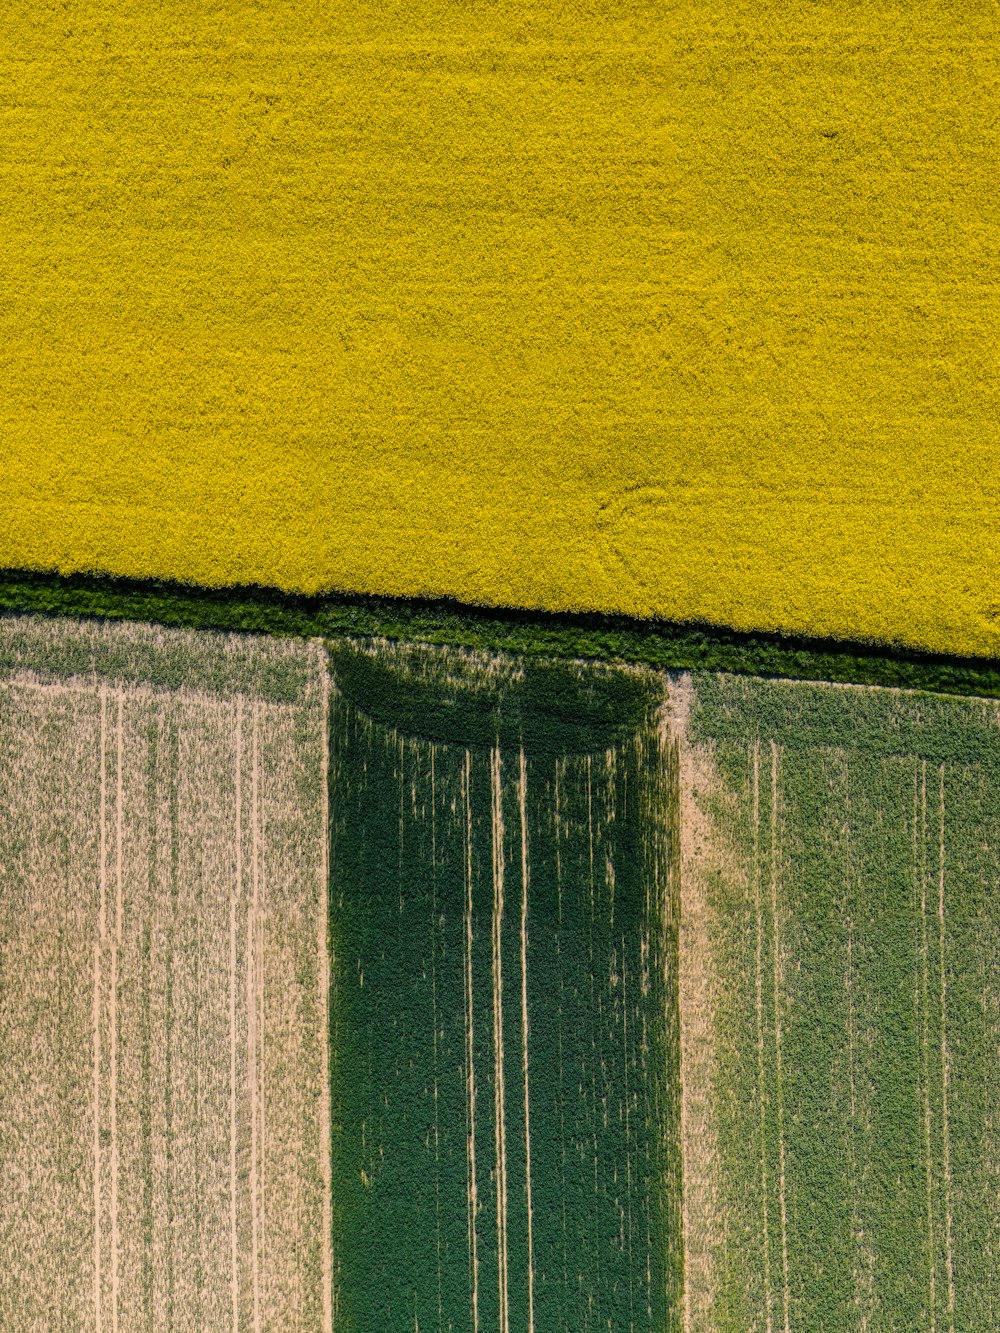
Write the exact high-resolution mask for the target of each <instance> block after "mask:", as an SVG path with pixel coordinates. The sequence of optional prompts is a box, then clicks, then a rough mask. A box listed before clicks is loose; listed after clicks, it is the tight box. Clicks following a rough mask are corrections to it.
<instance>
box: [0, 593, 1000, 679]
mask: <svg viewBox="0 0 1000 1333" xmlns="http://www.w3.org/2000/svg"><path fill="white" fill-rule="evenodd" d="M3 612H8V613H32V614H40V615H60V616H100V617H103V618H110V619H129V620H145V621H151V622H153V623H157V624H161V625H172V626H185V627H189V628H195V629H219V630H239V631H243V632H249V633H257V634H275V635H285V636H289V635H291V636H305V637H308V636H321V637H325V638H331V639H338V638H342V637H343V636H345V635H375V636H380V637H384V638H388V639H396V640H401V641H404V642H424V643H439V644H451V645H455V646H462V645H464V646H467V647H475V648H492V649H498V650H505V651H507V652H512V653H523V654H543V655H545V656H548V657H571V658H582V659H589V660H594V661H603V662H632V663H642V664H645V665H647V666H651V667H655V668H658V669H661V670H683V669H692V670H700V671H727V672H733V673H736V674H739V675H752V676H769V677H777V678H781V679H787V680H825V681H841V682H844V683H848V684H858V685H884V686H895V687H898V688H902V689H916V690H925V691H930V692H934V693H939V694H966V695H979V696H983V697H987V698H998V697H1000V661H998V660H997V659H995V658H959V657H950V656H947V655H943V654H931V653H920V652H916V651H914V650H912V649H907V648H903V647H901V646H896V645H884V644H875V643H865V642H844V641H840V640H835V639H818V638H809V637H805V636H802V637H789V636H785V635H779V634H767V633H753V634H750V633H742V632H738V631H735V630H727V629H723V628H719V627H715V626H711V625H706V624H693V623H683V624H682V623H675V622H669V621H662V620H650V621H638V620H632V619H629V618H627V617H619V616H608V615H599V614H580V615H571V614H567V613H559V614H553V613H546V612H540V611H525V610H507V609H495V608H486V607H473V606H468V605H464V604H462V603H459V602H455V601H451V600H426V601H424V600H405V599H397V598H381V597H371V596H362V595H330V596H325V597H305V596H298V595H295V594H292V593H284V592H281V591H280V590H277V589H272V588H262V587H250V586H240V587H233V588H200V587H194V586H191V585H188V584H182V583H171V582H166V581H153V580H150V581H146V580H136V579H116V578H111V577H108V576H103V575H84V574H72V575H69V576H65V577H63V576H60V575H58V574H50V573H35V572H31V571H20V570H5V571H0V613H3Z"/></svg>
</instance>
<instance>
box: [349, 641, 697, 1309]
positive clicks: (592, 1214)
mask: <svg viewBox="0 0 1000 1333" xmlns="http://www.w3.org/2000/svg"><path fill="white" fill-rule="evenodd" d="M334 679H335V682H336V686H335V689H334V694H333V699H332V703H331V728H332V731H331V736H332V756H333V760H332V762H333V768H332V785H331V803H332V804H331V808H332V811H333V841H332V852H331V873H332V884H333V898H332V920H331V924H332V940H333V978H334V984H333V988H332V997H333V1008H332V1014H333V1029H332V1052H333V1062H332V1086H333V1099H332V1109H333V1125H334V1136H333V1190H334V1199H335V1210H334V1226H335V1242H334V1253H335V1293H336V1294H335V1302H336V1311H337V1316H338V1326H340V1327H342V1328H343V1329H345V1330H350V1333H386V1331H387V1330H393V1331H395V1330H400V1331H402V1330H411V1329H412V1330H414V1333H416V1331H417V1330H423V1333H430V1331H431V1330H433V1331H434V1333H449V1331H452V1333H587V1331H588V1330H593V1331H594V1333H597V1330H602V1329H603V1330H614V1331H615V1333H618V1331H619V1330H622V1331H623V1333H624V1331H625V1330H628V1331H629V1333H640V1331H641V1333H666V1330H669V1329H671V1328H673V1327H677V1325H676V1323H675V1316H676V1300H675V1297H676V1293H677V1290H678V1287H679V1282H678V1274H679V1261H680V1246H679V1242H680V1232H679V1183H680V1182H679V1175H678V1168H679V1162H678V1158H677V1143H678V1140H677V1133H676V1117H677V1111H678V1107H677V1102H676V1058H677V1024H676V1013H675V1008H674V997H675V995H676V966H675V941H676V927H675V922H674V916H673V914H674V898H673V893H672V881H671V878H670V864H671V860H672V848H673V846H674V840H675V837H676V830H675V828H674V827H673V824H672V819H671V814H672V807H671V803H670V800H669V782H668V776H669V774H668V767H669V765H668V763H667V756H666V751H665V749H664V741H663V738H662V737H661V733H660V730H659V729H658V727H657V725H656V717H657V714H658V704H659V702H660V700H661V699H662V693H663V687H662V682H660V681H658V680H656V678H655V677H653V676H652V675H651V674H642V673H627V672H611V671H606V670H601V669H598V668H593V667H584V668H577V667H575V666H567V665H563V666H553V665H551V664H550V665H548V666H539V667H532V666H530V665H529V664H527V663H520V664H519V663H517V662H515V661H514V660H513V659H506V660H502V659H498V658H491V657H488V656H486V655H481V654H473V653H462V652H454V651H440V650H433V649H415V648H410V649H398V648H396V649H394V648H391V647H390V646H389V645H385V644H382V645H377V644H374V645H369V646H368V647H367V648H361V647H358V648H357V649H355V650H354V651H348V650H346V649H345V650H342V651H341V652H340V653H339V654H338V656H337V658H336V660H335V666H334Z"/></svg>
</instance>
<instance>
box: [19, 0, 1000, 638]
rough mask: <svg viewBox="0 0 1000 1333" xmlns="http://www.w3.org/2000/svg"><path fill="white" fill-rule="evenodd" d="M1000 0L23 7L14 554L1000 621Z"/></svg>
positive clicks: (491, 593) (415, 590)
mask: <svg viewBox="0 0 1000 1333" xmlns="http://www.w3.org/2000/svg"><path fill="white" fill-rule="evenodd" d="M998 28H1000V23H998V19H997V14H996V9H995V6H994V5H993V4H992V3H991V2H990V0H955V3H952V4H948V3H946V2H945V0H933V2H932V0H899V2H898V3H895V2H893V0H815V2H814V0H808V2H807V0H781V2H780V3H779V2H778V0H772V3H767V0H664V2H663V3H639V2H638V0H632V2H631V3H630V0H614V3H612V0H588V3H579V4H576V5H573V4H568V3H567V4H562V3H558V2H557V0H536V2H535V3H530V0H522V2H521V3H513V2H512V0H507V2H505V0H497V2H496V3H490V4H485V3H479V4H473V3H465V2H463V0H457V2H454V3H445V0H405V2H404V0H386V2H385V3H378V4H375V3H372V2H371V0H360V3H359V4H358V5H338V4H336V3H331V2H330V0H269V3H268V4H266V5H260V4H256V3H252V0H205V2H204V3H199V4H197V5H194V4H191V3H190V2H189V0H159V2H158V3H154V4H150V3H148V0H77V2H76V3H74V4H71V5H68V6H67V5H64V4H62V3H58V4H57V3H53V2H49V0H11V3H10V4H9V5H8V6H7V8H6V9H5V17H4V23H3V35H2V36H0V62H2V66H0V69H2V89H3V93H2V96H3V114H2V116H0V163H2V167H0V228H2V233H3V234H2V240H3V249H2V253H3V261H4V270H5V274H4V281H3V307H2V325H3V330H2V331H3V337H2V341H0V367H2V373H0V385H2V399H0V402H2V413H3V418H2V438H0V565H6V566H11V567H36V568H48V569H61V570H77V569H100V570H106V571H109V572H112V573H120V574H129V575H157V576H169V577H174V578H181V579H187V580H192V581H196V582H201V583H210V584H225V583H236V582H238V583H246V582H256V583H265V584H276V585H279V586H281V587H284V588H288V589H299V590H308V591H317V590H320V589H334V588H337V589H346V590H368V591H372V592H378V593H395V594H447V595H451V596H455V597H458V598H462V599H464V600H467V601H472V602H480V603H487V604H497V603H501V604H517V605H522V606H527V607H547V608H577V609H582V608H596V609H604V610H616V611H623V612H627V613H632V614H637V615H642V616H647V615H654V614H656V615H664V616H669V617H674V618H683V619H691V618H695V619H707V620H710V621H715V622H721V623H726V624H730V625H734V626H737V627H741V628H750V627H759V628H769V629H783V630H795V631H809V632H814V633H824V634H836V635H847V636H852V637H858V636H866V637H872V638H876V639H881V640H897V641H902V642H906V643H910V644H914V645H921V646H926V647H932V648H935V649H943V650H951V651H957V652H963V653H964V652H969V653H996V652H997V651H998V645H1000V589H998V588H997V586H996V570H997V566H998V555H1000V536H998V532H1000V526H998V517H1000V504H998V501H1000V465H998V461H997V460H998V454H1000V426H998V407H1000V382H998V375H997V371H998V351H997V327H998V316H1000V297H998V291H1000V287H998V283H1000V259H998V256H1000V249H998V243H1000V225H998V224H1000V192H998V191H997V189H996V179H997V156H998V154H997V147H998V130H997V117H996V114H995V110H996V107H995V104H996V90H997V87H998V80H1000V41H998V38H1000V31H998Z"/></svg>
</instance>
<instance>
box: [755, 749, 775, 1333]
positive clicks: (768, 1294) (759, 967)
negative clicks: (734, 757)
mask: <svg viewBox="0 0 1000 1333" xmlns="http://www.w3.org/2000/svg"><path fill="white" fill-rule="evenodd" d="M753 886H754V911H755V915H756V919H757V939H756V950H755V956H754V957H755V961H754V1005H755V1008H756V1013H757V1100H758V1103H759V1106H760V1200H761V1213H762V1221H763V1227H764V1238H763V1241H764V1244H763V1260H764V1305H765V1314H764V1321H765V1324H764V1326H765V1329H766V1333H774V1324H773V1322H772V1318H773V1316H772V1305H773V1300H774V1297H773V1293H772V1290H771V1230H770V1209H769V1208H768V1206H767V1189H768V1184H767V1098H766V1091H765V1089H766V1084H767V1080H766V1078H765V1067H764V901H763V891H762V889H761V869H760V741H759V739H755V740H754V742H753Z"/></svg>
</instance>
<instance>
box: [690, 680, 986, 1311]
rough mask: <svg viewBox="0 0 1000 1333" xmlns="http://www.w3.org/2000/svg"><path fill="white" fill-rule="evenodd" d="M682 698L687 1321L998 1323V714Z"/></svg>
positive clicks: (759, 693) (839, 694)
mask: <svg viewBox="0 0 1000 1333" xmlns="http://www.w3.org/2000/svg"><path fill="white" fill-rule="evenodd" d="M682 693H683V690H682ZM684 703H685V705H686V710H685V709H684V708H682V709H681V710H680V711H681V713H683V712H685V711H686V713H687V717H686V734H687V739H688V747H687V751H686V755H685V757H684V759H683V761H682V775H681V811H680V818H681V823H682V827H683V828H684V830H685V833H684V844H685V845H684V857H683V859H684V865H683V870H682V904H683V905H682V928H681V939H682V945H681V1000H680V1007H681V1017H682V1025H683V1027H684V1038H683V1041H682V1047H683V1054H682V1078H683V1079H684V1080H685V1082H686V1087H685V1110H686V1119H687V1133H686V1134H685V1147H686V1149H687V1148H689V1147H690V1149H691V1151H690V1152H689V1153H688V1154H687V1155H686V1158H685V1189H686V1206H687V1216H686V1222H687V1224H688V1229H689V1237H688V1244H689V1251H690V1254H689V1264H688V1288H689V1310H690V1313H691V1316H692V1324H691V1327H692V1328H699V1329H705V1330H713V1333H715V1331H718V1333H723V1331H725V1333H729V1331H731V1333H751V1330H760V1331H761V1333H764V1331H765V1330H767V1331H768V1333H770V1331H771V1330H802V1333H807V1331H808V1333H812V1331H813V1330H819V1329H822V1330H830V1331H836V1333H840V1330H844V1331H845V1333H846V1331H847V1330H852V1331H853V1330H862V1329H879V1330H899V1333H902V1331H903V1330H907V1331H909V1330H916V1329H920V1330H938V1331H939V1333H946V1331H947V1333H957V1331H958V1330H970V1331H971V1330H974V1329H987V1328H995V1327H996V1326H997V1320H998V1312H1000V1284H998V1282H997V1276H996V1274H997V1268H996V1247H997V1212H996V1199H997V1188H998V1185H1000V1138H998V1131H997V1123H996V1107H997V1105H998V1102H1000V1079H998V1059H997V1057H998V1038H1000V1014H998V990H997V960H998V959H1000V901H998V896H997V883H998V880H1000V711H998V709H997V707H996V705H995V704H993V703H989V704H985V703H980V702H975V701H966V700H956V699H948V700H945V699H940V698H933V697H930V696H921V695H915V694H914V695H907V694H904V693H899V692H894V691H884V690H883V691H874V690H865V689H858V688H843V687H833V686H826V687H822V686H807V685H800V684H789V683H777V682H763V681H749V680H738V679H737V678H735V677H722V676H715V677H713V676H702V677H696V678H695V679H694V682H693V685H692V683H691V682H690V681H689V682H687V684H686V697H685V698H684ZM706 1039H707V1040H706ZM695 1130H697V1135H695V1132H694V1131H695ZM692 1247H693V1248H692Z"/></svg>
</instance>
